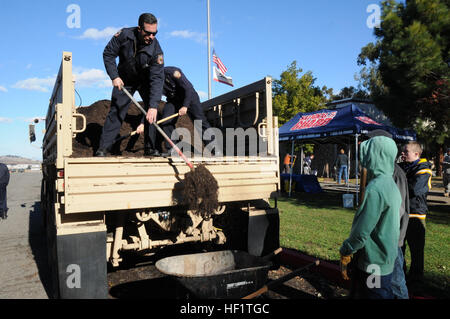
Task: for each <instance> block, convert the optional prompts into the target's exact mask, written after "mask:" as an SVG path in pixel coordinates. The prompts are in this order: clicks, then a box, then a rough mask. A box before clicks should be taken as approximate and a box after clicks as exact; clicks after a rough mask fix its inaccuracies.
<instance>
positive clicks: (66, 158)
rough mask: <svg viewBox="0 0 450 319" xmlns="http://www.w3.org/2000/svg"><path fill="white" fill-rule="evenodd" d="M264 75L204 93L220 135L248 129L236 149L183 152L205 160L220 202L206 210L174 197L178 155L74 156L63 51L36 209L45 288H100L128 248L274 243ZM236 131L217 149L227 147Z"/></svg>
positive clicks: (84, 294)
mask: <svg viewBox="0 0 450 319" xmlns="http://www.w3.org/2000/svg"><path fill="white" fill-rule="evenodd" d="M271 83H272V79H271V78H270V77H265V78H263V79H262V80H260V81H257V82H255V83H252V84H250V85H247V86H245V87H242V88H239V89H237V90H234V91H232V92H229V93H226V94H224V95H222V96H219V97H216V98H213V99H210V100H208V101H206V102H204V103H202V107H203V109H204V112H205V114H206V116H207V118H208V121H209V122H210V124H211V125H212V126H213V127H215V128H218V129H219V130H220V131H221V132H223V134H224V139H226V137H227V134H228V136H230V134H236V133H235V132H236V131H239V132H241V133H244V135H247V137H245V141H244V142H242V144H241V145H244V149H245V152H244V154H237V153H233V152H236V150H237V149H238V147H234V151H231V152H232V153H233V154H231V155H230V154H227V153H225V154H224V156H221V157H216V156H206V157H205V156H203V155H202V156H192V157H191V158H190V161H191V162H192V163H193V165H194V166H197V165H200V164H204V165H205V166H206V167H207V169H208V170H209V171H210V172H211V173H212V174H213V176H214V178H215V179H216V180H217V182H218V186H219V190H218V200H219V203H220V206H219V208H218V209H216V210H215V211H214V212H211V216H210V217H205V218H204V217H202V216H201V215H199V214H196V212H195V211H191V210H189V209H188V208H187V207H185V206H184V205H183V204H182V203H183V201H182V198H180V197H182V190H183V179H184V174H186V173H187V172H189V167H188V166H187V165H186V164H185V162H184V161H183V160H182V159H181V158H179V157H168V158H164V157H143V156H141V157H130V156H109V157H93V156H92V157H81V158H80V157H74V156H73V150H72V143H73V140H74V138H75V136H76V135H77V134H80V133H82V132H83V131H84V130H85V129H86V118H85V116H84V115H83V114H80V113H78V112H77V109H76V107H75V94H74V92H75V81H74V78H73V74H72V53H71V52H63V54H62V60H61V65H60V69H59V72H58V76H57V78H56V83H55V86H54V89H53V92H52V95H51V98H50V103H49V106H48V111H47V115H46V119H45V135H44V138H43V144H42V149H43V164H42V170H43V179H42V186H41V211H42V216H43V220H44V225H45V231H46V236H47V243H48V245H47V246H48V260H49V264H50V267H51V272H52V277H53V278H52V279H53V288H54V289H53V291H54V296H53V297H59V298H107V297H108V285H107V272H108V271H107V269H108V267H107V265H108V263H109V264H110V266H109V267H117V266H119V265H120V263H121V262H122V261H123V259H124V258H127V256H128V255H129V253H131V252H135V253H137V254H152V253H154V252H155V251H158V250H161V249H164V248H166V247H167V246H171V245H178V244H186V243H196V244H199V243H210V244H211V245H219V247H224V248H225V247H227V248H233V249H241V250H246V251H248V252H249V253H251V254H253V255H262V254H266V253H268V252H271V251H273V250H274V249H276V248H278V247H279V219H278V209H277V208H276V201H275V205H274V206H275V207H271V206H270V204H269V198H275V199H276V197H277V194H278V192H279V186H280V185H279V158H278V129H277V127H278V125H277V118H276V117H274V116H273V114H272V90H271ZM130 107H132V106H130ZM251 132H256V134H257V137H258V144H259V145H258V153H256V154H253V153H250V152H249V151H248V149H250V148H252V147H253V145H252V143H254V140H253V139H252V138H250V137H249V136H250V135H251V134H250V133H251ZM237 135H238V134H237ZM237 135H236V136H237ZM236 136H231V139H228V144H227V146H226V147H224V150H226V149H228V150H229V149H231V150H233V147H231V148H230V144H232V143H233V140H236V139H238V138H237V137H236ZM238 142H239V141H238ZM238 142H237V143H238ZM216 247H217V246H216Z"/></svg>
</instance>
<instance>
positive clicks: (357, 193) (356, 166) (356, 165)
mask: <svg viewBox="0 0 450 319" xmlns="http://www.w3.org/2000/svg"><path fill="white" fill-rule="evenodd" d="M358 159H359V152H358V134H355V177H356V202H355V203H356V204H358V203H359V200H358V197H359V186H358V184H359V181H358V173H359V167H358V166H359V165H358Z"/></svg>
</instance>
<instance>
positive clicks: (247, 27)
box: [0, 0, 379, 159]
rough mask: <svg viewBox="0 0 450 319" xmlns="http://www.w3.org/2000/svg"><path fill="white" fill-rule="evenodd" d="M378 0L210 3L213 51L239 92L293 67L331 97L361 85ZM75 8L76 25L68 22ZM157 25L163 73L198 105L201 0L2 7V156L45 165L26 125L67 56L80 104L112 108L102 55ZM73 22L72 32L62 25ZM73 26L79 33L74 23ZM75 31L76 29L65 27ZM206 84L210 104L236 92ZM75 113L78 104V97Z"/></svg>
mask: <svg viewBox="0 0 450 319" xmlns="http://www.w3.org/2000/svg"><path fill="white" fill-rule="evenodd" d="M374 4H375V5H377V4H379V1H376V0H333V1H332V0H316V1H309V0H308V1H306V0H280V1H273V0H272V1H268V0H245V1H237V0H228V1H225V0H210V8H211V42H212V46H211V50H212V48H214V49H215V50H216V53H217V55H218V56H219V57H220V58H221V59H222V61H223V62H224V64H225V65H226V67H227V68H228V72H227V76H231V77H232V78H233V83H234V88H238V87H241V86H244V85H247V84H249V83H252V82H254V81H257V80H260V79H262V78H263V77H264V76H267V75H270V76H272V77H274V78H279V76H280V74H281V72H282V71H284V70H285V69H286V68H287V67H288V65H290V64H291V62H292V61H294V60H296V61H297V64H298V66H300V67H301V68H302V69H303V70H304V71H312V73H313V75H314V76H315V77H316V78H317V80H316V84H317V85H320V86H322V85H326V86H327V87H329V88H333V89H334V92H335V93H337V92H339V90H340V89H341V88H343V87H345V86H350V85H353V86H357V84H358V83H357V82H356V81H355V80H354V75H355V73H357V72H358V71H359V67H358V66H357V64H356V59H357V56H358V54H359V52H360V49H361V47H363V46H364V45H366V44H367V43H369V42H373V41H374V39H375V38H374V35H373V29H372V28H371V27H370V24H368V23H367V20H368V19H369V20H370V19H371V17H373V14H374V11H369V12H368V11H367V9H368V7H369V6H370V5H374ZM71 5H77V6H78V7H79V8H80V15H79V18H80V19H79V20H73V19H71V18H72V17H74V16H73V14H74V13H76V12H75V11H73V9H72V7H71ZM143 12H151V13H153V14H154V15H155V16H156V17H157V18H158V19H159V28H158V29H159V33H158V35H157V38H158V40H159V42H160V44H161V47H162V49H163V51H164V55H165V64H166V65H173V66H178V67H180V68H181V69H182V70H183V71H184V73H185V74H186V75H187V77H188V79H189V80H190V81H191V82H192V83H193V85H194V87H195V89H196V90H197V91H198V93H199V95H200V98H201V100H202V101H204V100H205V99H207V93H208V65H207V15H206V13H207V10H206V0H164V1H151V0H147V1H135V0H129V1H117V0H108V1H102V0H99V1H93V0H90V1H85V0H70V1H61V0H58V1H57V0H41V1H29V0H27V1H24V0H15V1H8V2H4V3H2V9H1V11H0V27H1V29H2V30H3V32H2V46H1V50H0V155H19V156H24V157H28V158H33V159H41V158H42V155H41V149H40V147H41V144H42V138H43V134H42V130H43V129H44V123H39V124H37V125H36V133H37V134H36V136H37V141H36V142H34V143H32V144H30V142H29V140H28V124H29V123H30V121H31V119H32V118H35V117H44V116H45V115H46V112H47V107H48V100H49V98H50V95H51V91H52V88H53V85H54V78H55V75H56V74H57V72H58V68H59V64H60V61H61V57H62V52H63V51H70V52H72V53H73V71H74V74H75V76H76V79H77V82H76V84H75V86H76V89H77V91H78V93H79V94H80V95H81V98H82V105H83V106H87V105H91V104H92V103H93V102H95V101H97V100H101V99H110V96H111V84H110V83H111V81H110V79H109V78H108V77H107V75H106V72H105V69H104V65H103V59H102V53H103V49H104V47H105V45H106V44H107V42H108V41H109V40H110V38H111V36H112V35H113V34H114V33H115V32H116V30H118V29H120V28H122V27H132V26H136V24H137V19H138V17H139V15H140V14H141V13H143ZM68 21H69V23H68ZM76 21H79V22H80V25H79V27H78V26H77V25H74V24H73V22H76ZM70 22H72V24H71V23H70ZM234 88H232V87H230V86H227V85H225V84H221V83H217V82H214V81H212V95H213V97H214V96H217V95H220V94H223V93H226V92H228V91H231V90H232V89H234ZM76 104H77V106H78V105H79V104H80V100H79V98H78V96H77V97H76Z"/></svg>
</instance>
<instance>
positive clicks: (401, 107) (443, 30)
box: [358, 0, 450, 146]
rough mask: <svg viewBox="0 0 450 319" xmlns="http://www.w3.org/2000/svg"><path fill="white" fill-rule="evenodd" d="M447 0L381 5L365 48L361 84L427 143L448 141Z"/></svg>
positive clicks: (449, 37) (449, 58)
mask: <svg viewBox="0 0 450 319" xmlns="http://www.w3.org/2000/svg"><path fill="white" fill-rule="evenodd" d="M448 3H449V2H448V0H406V2H405V3H397V2H396V1H394V0H388V1H383V2H382V17H381V20H382V21H381V25H380V28H376V29H375V31H374V34H375V36H376V38H377V41H376V42H375V43H369V44H368V45H366V46H365V47H363V48H362V49H361V53H360V55H359V57H358V64H359V65H361V66H362V70H361V72H360V84H361V85H362V86H363V87H364V88H366V89H367V90H368V91H369V92H370V95H371V98H372V100H373V101H374V103H375V104H376V106H377V107H378V108H379V109H381V110H382V111H383V112H384V113H385V114H386V115H387V116H388V117H389V118H390V119H391V121H392V122H393V123H394V125H397V126H400V127H403V128H406V127H412V128H414V129H415V130H416V131H417V132H418V134H419V137H420V138H421V139H422V141H424V142H428V143H431V144H435V146H436V145H442V144H443V143H444V142H445V140H446V139H448V138H449V137H450V126H449V124H448V123H449V121H450V104H449V93H450V92H449V91H450V90H449V84H450V82H449V76H450V73H449V63H450V10H449V4H448Z"/></svg>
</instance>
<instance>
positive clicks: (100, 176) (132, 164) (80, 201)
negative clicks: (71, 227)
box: [62, 157, 279, 214]
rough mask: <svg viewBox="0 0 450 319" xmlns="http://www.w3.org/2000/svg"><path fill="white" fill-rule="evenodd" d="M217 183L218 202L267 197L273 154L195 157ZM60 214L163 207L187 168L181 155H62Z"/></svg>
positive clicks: (272, 182)
mask: <svg viewBox="0 0 450 319" xmlns="http://www.w3.org/2000/svg"><path fill="white" fill-rule="evenodd" d="M192 163H193V164H194V166H195V165H198V164H200V163H205V164H206V167H207V168H208V170H209V171H210V172H211V173H212V174H213V176H214V177H215V179H216V180H217V182H218V185H219V198H218V199H219V202H221V203H225V202H232V201H246V200H255V199H260V198H270V197H273V196H274V195H276V194H275V193H276V190H277V189H278V184H279V176H278V162H277V159H276V158H274V157H266V158H261V157H253V158H252V157H247V158H230V159H228V160H227V158H226V157H225V158H220V159H214V158H209V159H206V158H199V159H193V160H192ZM64 167H65V170H64V198H63V199H62V200H63V203H64V205H65V213H66V214H72V213H81V212H94V211H113V210H125V209H139V208H154V207H167V206H173V205H177V204H178V201H179V200H180V194H181V191H180V181H182V180H183V179H184V174H185V173H187V172H189V170H190V169H189V167H188V166H187V165H186V164H185V163H184V162H183V161H182V160H181V159H170V160H169V159H165V158H152V159H149V158H127V157H110V158H95V157H89V158H65V160H64Z"/></svg>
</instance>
